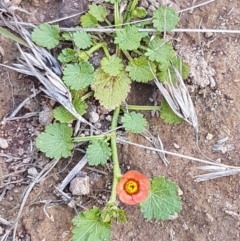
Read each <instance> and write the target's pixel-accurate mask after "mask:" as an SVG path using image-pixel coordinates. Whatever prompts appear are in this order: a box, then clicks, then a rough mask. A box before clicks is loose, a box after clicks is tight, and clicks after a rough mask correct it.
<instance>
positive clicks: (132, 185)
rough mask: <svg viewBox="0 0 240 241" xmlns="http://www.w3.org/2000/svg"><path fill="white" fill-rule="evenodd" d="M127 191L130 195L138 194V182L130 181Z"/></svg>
mask: <svg viewBox="0 0 240 241" xmlns="http://www.w3.org/2000/svg"><path fill="white" fill-rule="evenodd" d="M125 191H126V192H127V193H128V194H135V193H137V192H138V182H136V181H134V180H129V181H127V182H126V184H125Z"/></svg>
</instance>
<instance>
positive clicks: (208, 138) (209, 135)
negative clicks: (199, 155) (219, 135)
mask: <svg viewBox="0 0 240 241" xmlns="http://www.w3.org/2000/svg"><path fill="white" fill-rule="evenodd" d="M212 138H213V134H211V133H207V136H206V140H208V141H210V140H212Z"/></svg>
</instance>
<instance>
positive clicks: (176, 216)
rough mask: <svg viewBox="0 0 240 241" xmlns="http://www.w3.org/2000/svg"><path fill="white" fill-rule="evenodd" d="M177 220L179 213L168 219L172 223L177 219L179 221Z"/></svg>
mask: <svg viewBox="0 0 240 241" xmlns="http://www.w3.org/2000/svg"><path fill="white" fill-rule="evenodd" d="M177 218H178V214H177V213H174V214H173V215H171V216H170V217H169V218H168V219H169V220H171V221H173V220H175V219H177Z"/></svg>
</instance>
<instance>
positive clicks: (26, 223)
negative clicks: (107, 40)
mask: <svg viewBox="0 0 240 241" xmlns="http://www.w3.org/2000/svg"><path fill="white" fill-rule="evenodd" d="M65 2H66V1H65ZM69 2H71V3H74V2H75V3H77V4H79V9H81V11H82V10H84V8H83V5H81V4H80V3H81V1H69ZM189 2H190V1H187V0H182V1H176V2H175V3H176V4H178V6H179V7H180V9H185V8H187V7H189V6H191V5H190V3H189ZM194 2H196V1H194ZM197 3H199V1H197ZM197 3H195V4H197ZM20 6H22V7H23V8H25V9H27V10H28V11H30V12H33V11H34V10H36V8H38V11H37V12H35V13H34V14H32V15H28V16H25V18H26V20H27V21H29V22H34V23H38V22H43V21H47V20H51V19H55V18H57V17H58V16H59V13H60V9H61V7H63V6H62V5H60V3H59V1H57V0H51V1H32V4H30V1H27V0H25V1H22V2H21V5H20ZM36 6H37V7H36ZM74 6H76V4H75V5H74ZM68 9H71V8H70V7H69V6H68ZM61 11H63V10H61ZM73 13H74V12H73ZM239 16H240V2H239V1H238V0H231V1H225V0H218V1H215V2H213V3H210V4H208V5H206V6H203V7H199V8H196V9H194V10H193V12H190V11H186V12H184V13H182V14H181V21H180V25H179V27H180V28H186V29H188V28H208V29H212V28H215V29H223V30H224V29H239V26H240V17H239ZM67 24H69V23H67ZM173 38H174V39H175V46H176V49H177V50H178V53H179V54H180V55H181V56H183V58H185V59H186V61H190V62H191V61H192V60H193V59H194V58H196V59H197V63H199V65H196V66H195V67H193V66H191V67H192V71H193V72H194V71H195V73H198V74H199V75H198V78H197V79H196V78H195V79H194V78H192V79H191V78H189V80H188V83H187V84H188V85H189V89H190V90H191V91H192V92H191V97H192V99H193V101H194V104H195V108H196V112H197V116H198V120H199V127H200V136H199V147H200V149H201V151H202V152H203V153H204V154H205V155H206V156H208V157H210V158H211V159H213V160H215V161H218V162H222V163H224V164H228V165H235V166H240V161H239V156H240V128H239V127H240V102H239V98H240V59H239V56H240V48H239V40H240V37H239V35H237V34H214V33H210V34H202V33H200V34H196V33H176V34H175V35H174V36H173ZM0 47H1V48H2V49H3V50H4V54H3V53H2V54H1V62H2V63H5V62H6V61H15V60H16V57H17V55H18V52H17V50H16V47H15V45H14V43H13V42H12V41H9V40H8V39H6V38H5V37H3V36H1V35H0ZM187 54H189V56H190V55H191V58H188V57H189V56H187ZM200 60H201V61H203V60H204V61H205V63H206V66H204V65H203V64H201V63H202V62H201V61H200ZM189 64H190V63H189ZM212 69H214V70H215V71H216V73H215V75H213V74H212ZM201 73H202V74H201ZM203 73H204V74H203ZM208 74H209V76H211V77H212V78H213V79H211V78H208ZM0 77H1V78H0V102H1V110H0V119H1V120H2V119H3V117H4V116H6V115H8V114H9V113H11V112H12V111H13V110H14V109H15V108H16V106H17V105H18V104H19V103H20V102H21V101H22V100H24V99H25V98H26V97H27V96H29V95H30V94H31V89H32V88H33V85H34V84H35V85H36V83H37V82H36V80H34V78H30V77H28V76H23V75H19V74H18V73H15V72H13V71H9V70H7V69H3V68H1V69H0ZM211 81H212V82H211ZM200 86H202V87H200ZM153 91H154V87H153V86H151V85H140V84H136V85H133V86H132V91H131V94H130V95H129V97H128V103H129V104H141V105H144V104H145V105H149V104H151V103H150V102H149V98H150V97H151V96H152V94H153ZM45 102H46V98H45V96H44V95H40V96H37V97H36V98H35V99H33V100H32V101H31V103H29V105H28V106H26V107H25V108H24V109H22V110H21V111H20V113H19V114H18V115H19V116H20V115H23V114H25V113H27V112H29V111H33V110H34V111H35V110H37V111H41V110H42V108H43V106H44V105H45V104H46V103H45ZM144 115H145V116H146V117H147V118H148V121H149V126H148V129H149V131H150V132H151V133H152V134H153V135H155V136H157V135H159V136H160V137H161V139H162V141H163V143H164V148H165V149H166V150H168V151H172V152H176V153H181V154H184V155H188V156H193V157H198V158H204V157H203V156H202V155H201V154H200V153H199V151H198V149H197V147H196V144H195V139H194V133H193V129H192V127H191V126H189V125H188V124H187V123H183V124H180V125H175V126H173V125H167V124H165V123H164V122H163V121H162V120H161V119H160V118H159V117H156V116H154V117H152V116H151V115H150V114H149V113H144ZM41 130H42V127H41V126H40V124H39V122H38V118H37V117H32V118H29V119H21V120H16V121H11V122H7V123H2V124H1V126H0V137H2V138H5V139H6V140H7V141H8V144H9V147H8V148H7V149H1V153H0V154H7V155H9V156H11V157H6V156H3V155H2V156H0V178H1V179H0V217H2V218H4V219H6V220H8V221H9V222H11V221H13V220H14V219H15V218H16V217H17V214H18V211H19V207H20V204H21V201H22V197H23V194H24V191H25V190H26V187H27V186H28V185H29V183H31V182H32V180H33V178H32V177H31V176H32V175H33V172H34V171H35V170H36V171H37V172H39V171H40V170H41V169H42V168H43V167H44V166H45V165H46V163H47V162H48V160H46V158H44V156H43V155H42V154H40V153H38V152H37V150H36V149H35V147H34V139H35V137H36V136H37V134H38V133H39V131H41ZM208 133H210V134H212V138H206V137H207V135H208ZM225 137H228V140H227V142H225V143H223V145H225V146H226V145H233V146H234V148H235V149H234V150H231V151H227V152H226V153H222V152H221V151H213V145H214V144H216V143H217V141H218V140H220V139H222V138H225ZM129 138H130V140H131V141H133V142H136V143H139V144H143V145H146V146H150V144H149V143H148V142H147V141H146V140H145V139H144V138H143V137H141V136H139V135H133V134H132V135H129ZM174 143H175V145H174ZM176 144H177V145H178V146H179V148H176ZM119 153H120V162H121V163H122V167H123V169H124V168H125V167H126V166H129V167H130V168H131V169H136V170H139V171H141V172H143V173H145V174H146V175H147V176H148V177H154V176H159V175H162V176H165V177H166V178H168V179H171V180H172V181H174V182H175V183H176V184H177V185H178V186H179V187H180V188H181V190H182V191H183V195H182V211H181V212H180V214H179V215H178V217H177V218H176V219H174V220H169V221H165V222H160V221H146V220H144V218H143V216H142V214H141V212H140V210H139V207H137V206H136V207H135V206H125V205H123V204H120V206H122V207H124V209H125V211H126V214H127V219H128V223H127V224H117V223H116V224H114V225H113V228H112V231H113V232H112V237H111V241H147V240H151V241H159V240H171V241H193V240H194V241H205V240H206V241H210V240H211V241H214V240H217V241H226V240H231V241H237V240H239V239H240V201H239V200H240V184H239V176H238V175H235V176H229V177H222V178H218V179H215V180H212V181H206V182H202V183H198V182H196V181H194V178H193V177H194V176H195V175H197V174H200V171H199V170H197V166H199V165H200V164H198V163H196V162H192V161H187V160H185V159H181V158H177V157H173V156H167V158H168V160H169V161H170V164H169V165H168V166H167V167H166V166H164V164H163V163H162V161H161V160H160V158H159V156H158V155H157V154H156V153H155V152H152V151H146V150H143V149H139V148H137V147H134V146H129V145H119ZM29 155H31V158H30V159H29ZM13 157H14V158H13ZM19 157H20V158H21V159H20V160H19V159H18V158H19ZM79 158H80V157H79V156H78V155H73V157H71V158H70V159H66V160H60V161H59V163H58V164H57V166H56V167H55V168H54V169H53V170H52V171H51V172H50V174H49V175H48V176H47V177H46V178H45V179H44V180H43V181H41V182H40V183H38V184H36V185H35V187H34V189H33V190H32V192H31V193H30V196H29V197H28V200H27V203H26V205H25V208H24V210H23V213H22V217H21V219H20V220H19V225H18V229H17V237H18V240H22V241H25V240H31V241H42V240H46V241H48V240H51V241H57V240H66V241H67V240H70V237H71V235H70V231H71V219H72V218H73V217H74V215H75V214H76V211H79V210H81V209H79V206H77V207H76V209H77V210H75V209H72V208H70V207H69V206H68V205H67V204H66V203H64V202H63V200H62V199H61V198H60V197H57V196H56V195H55V194H54V193H53V191H54V186H55V185H57V184H58V183H59V182H61V180H63V179H64V177H65V176H66V175H67V173H68V172H69V171H70V170H71V168H72V167H73V166H74V165H75V164H76V163H77V162H78V161H79ZM31 168H32V169H31ZM29 169H30V170H29ZM105 170H107V169H105ZM85 171H86V172H88V175H90V176H91V178H92V180H94V182H95V183H94V185H93V189H94V190H93V191H92V192H91V195H90V196H89V197H84V198H81V197H80V198H79V199H78V200H77V201H78V203H79V204H81V205H82V206H85V207H91V205H93V204H94V205H97V206H100V207H101V206H102V205H104V202H105V201H104V198H103V197H106V196H108V193H109V191H108V190H107V188H106V187H107V185H108V182H111V174H110V173H109V174H108V175H105V174H98V173H97V174H96V173H94V172H92V171H89V170H88V169H86V170H85ZM8 228H9V227H8V226H7V225H4V224H2V223H1V222H0V237H3V235H4V234H5V232H6V231H7V230H8ZM8 240H12V235H10V236H9V238H8Z"/></svg>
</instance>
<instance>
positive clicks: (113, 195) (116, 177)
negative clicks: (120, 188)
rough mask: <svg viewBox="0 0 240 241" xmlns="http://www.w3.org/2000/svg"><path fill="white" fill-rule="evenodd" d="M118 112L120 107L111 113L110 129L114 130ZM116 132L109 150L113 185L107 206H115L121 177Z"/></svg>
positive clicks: (113, 133)
mask: <svg viewBox="0 0 240 241" xmlns="http://www.w3.org/2000/svg"><path fill="white" fill-rule="evenodd" d="M119 112H120V107H117V108H116V109H115V110H114V112H113V118H112V124H111V129H116V127H117V123H118V116H119ZM116 137H117V132H116V131H113V132H112V136H111V148H112V161H113V183H112V191H111V196H110V199H109V201H108V204H115V202H116V197H117V191H116V189H117V184H118V181H119V178H120V177H121V176H122V175H121V169H120V167H119V161H118V153H117V142H116Z"/></svg>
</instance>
